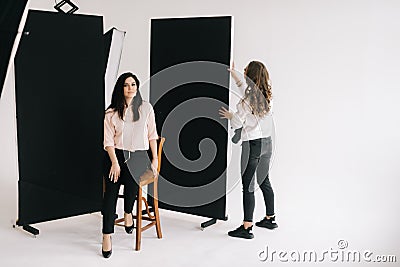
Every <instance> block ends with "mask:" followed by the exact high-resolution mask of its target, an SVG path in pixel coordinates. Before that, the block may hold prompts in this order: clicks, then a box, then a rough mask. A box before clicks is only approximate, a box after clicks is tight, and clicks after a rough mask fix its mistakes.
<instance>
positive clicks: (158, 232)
mask: <svg viewBox="0 0 400 267" xmlns="http://www.w3.org/2000/svg"><path fill="white" fill-rule="evenodd" d="M153 196H154V197H153V200H154V215H155V217H156V230H157V237H158V238H162V233H161V224H160V214H159V213H158V181H155V183H154V185H153Z"/></svg>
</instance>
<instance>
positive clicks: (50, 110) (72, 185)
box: [15, 10, 105, 225]
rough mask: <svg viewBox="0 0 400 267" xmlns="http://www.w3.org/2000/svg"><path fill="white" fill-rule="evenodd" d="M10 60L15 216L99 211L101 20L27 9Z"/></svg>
mask: <svg viewBox="0 0 400 267" xmlns="http://www.w3.org/2000/svg"><path fill="white" fill-rule="evenodd" d="M24 31H25V32H29V34H28V35H24V36H23V37H22V39H21V42H20V45H19V49H18V51H17V55H16V58H15V82H16V86H15V87H16V106H17V136H18V161H19V218H18V224H19V225H25V224H31V223H37V222H43V221H48V220H53V219H58V218H64V217H69V216H74V215H79V214H85V213H90V212H95V211H99V210H100V208H101V200H102V178H101V177H102V171H101V168H102V155H103V151H102V142H103V118H104V117H103V116H104V80H103V79H104V68H105V66H104V62H105V61H104V39H103V19H102V17H99V16H88V15H71V14H68V15H67V14H62V13H53V12H45V11H34V10H31V11H29V13H28V18H27V21H26V25H25V29H24Z"/></svg>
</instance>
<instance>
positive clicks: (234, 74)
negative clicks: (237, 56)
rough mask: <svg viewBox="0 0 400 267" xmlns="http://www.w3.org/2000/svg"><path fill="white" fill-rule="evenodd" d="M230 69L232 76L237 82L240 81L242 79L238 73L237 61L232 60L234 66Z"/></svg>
mask: <svg viewBox="0 0 400 267" xmlns="http://www.w3.org/2000/svg"><path fill="white" fill-rule="evenodd" d="M228 71H229V72H230V74H231V76H232V78H233V79H234V80H235V83H238V82H239V81H240V79H239V77H238V76H237V74H236V70H235V62H234V61H232V66H231V67H230V68H229V69H228Z"/></svg>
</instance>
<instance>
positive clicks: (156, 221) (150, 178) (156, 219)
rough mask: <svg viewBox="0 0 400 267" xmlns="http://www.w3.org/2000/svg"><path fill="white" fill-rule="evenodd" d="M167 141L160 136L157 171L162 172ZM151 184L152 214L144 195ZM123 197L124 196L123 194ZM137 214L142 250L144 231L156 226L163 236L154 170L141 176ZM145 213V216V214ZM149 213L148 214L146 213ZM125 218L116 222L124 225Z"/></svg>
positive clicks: (137, 244)
mask: <svg viewBox="0 0 400 267" xmlns="http://www.w3.org/2000/svg"><path fill="white" fill-rule="evenodd" d="M164 142H165V138H164V137H160V138H158V140H157V143H158V151H157V154H158V155H157V156H158V168H157V172H158V173H160V169H161V155H162V148H163V144H164ZM149 184H153V194H152V197H153V210H152V212H153V214H151V211H150V209H149V204H148V202H147V199H146V198H144V197H143V187H144V186H146V185H149ZM122 197H123V196H122ZM143 202H144V205H145V208H146V209H145V210H143V205H142V203H143ZM136 207H137V209H136V215H134V216H133V219H136V224H135V228H136V250H140V244H141V239H142V232H143V231H145V230H147V229H149V228H150V227H152V226H155V227H156V231H157V237H158V238H162V233H161V225H160V215H159V212H158V176H157V177H154V175H153V172H152V171H151V170H147V171H145V173H144V174H143V175H142V176H140V182H139V192H138V196H137V202H136ZM143 213H144V216H143ZM146 214H147V215H146ZM142 220H146V221H150V223H149V224H147V225H146V226H144V227H142ZM123 223H124V218H120V219H117V220H115V224H116V225H119V226H124V224H123Z"/></svg>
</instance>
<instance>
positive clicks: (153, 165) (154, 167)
mask: <svg viewBox="0 0 400 267" xmlns="http://www.w3.org/2000/svg"><path fill="white" fill-rule="evenodd" d="M151 169H152V171H153V174H154V177H157V176H158V172H157V169H158V159H153V160H152V161H151Z"/></svg>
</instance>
